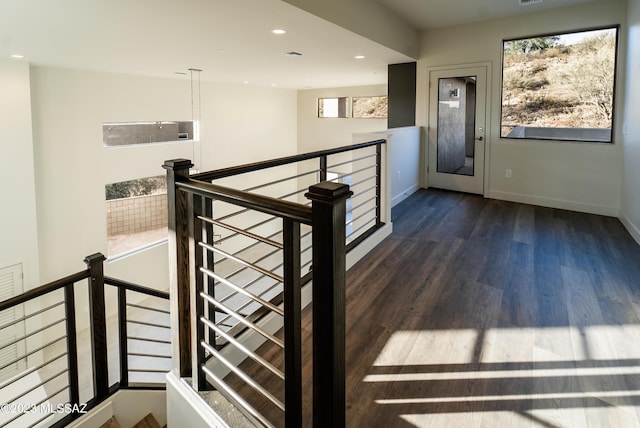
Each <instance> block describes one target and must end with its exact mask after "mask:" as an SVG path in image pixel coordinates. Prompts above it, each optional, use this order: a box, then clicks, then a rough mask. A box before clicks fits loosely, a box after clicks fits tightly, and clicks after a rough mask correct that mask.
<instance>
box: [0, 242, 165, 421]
mask: <svg viewBox="0 0 640 428" xmlns="http://www.w3.org/2000/svg"><path fill="white" fill-rule="evenodd" d="M104 260H105V258H104V256H102V255H101V254H94V255H92V256H88V257H87V258H86V259H85V262H86V263H87V266H88V269H87V270H83V271H81V272H78V273H75V274H72V275H69V276H66V277H64V278H61V279H59V280H56V281H53V282H50V283H48V284H45V285H42V286H40V287H36V288H33V289H31V290H27V291H26V292H24V293H22V294H19V295H17V296H13V297H10V298H8V299H6V300H3V301H2V302H0V355H1V356H2V360H1V361H2V362H1V363H0V396H2V397H4V400H3V401H6V402H3V403H2V404H3V406H5V407H3V409H4V408H7V409H12V410H15V411H11V412H8V413H7V412H3V413H2V414H0V426H2V427H7V428H10V427H27V426H36V425H37V426H45V425H46V426H51V427H64V426H66V425H68V424H69V423H71V422H72V421H73V420H75V419H76V418H78V417H79V416H81V415H82V414H83V413H84V412H85V411H88V410H89V409H91V408H93V407H95V406H96V405H97V404H99V403H100V402H101V401H103V400H104V399H106V398H107V397H108V396H109V395H111V394H113V393H114V392H115V391H117V390H118V389H120V388H123V387H128V386H127V377H126V376H125V377H124V378H123V379H120V380H119V381H116V382H115V384H112V385H109V383H108V382H109V381H108V368H109V367H108V365H107V342H106V335H105V334H104V332H105V331H106V329H104V327H105V325H104V323H105V315H106V312H105V307H104V303H105V296H104V290H103V287H104V284H105V283H107V282H108V283H110V284H111V285H113V286H116V287H117V288H118V290H119V292H124V293H126V292H129V293H136V294H139V295H141V296H143V298H142V299H136V301H134V302H132V301H130V302H126V301H125V302H124V304H123V305H121V307H119V308H118V309H122V307H124V308H125V311H126V309H127V308H129V310H133V311H138V312H140V313H145V314H147V315H146V316H145V317H143V318H144V319H147V320H150V319H151V320H155V322H147V323H146V324H154V325H156V326H158V327H161V328H162V329H163V330H166V331H167V332H169V331H170V322H169V320H168V316H169V312H168V308H167V306H168V304H167V302H168V299H169V295H168V293H164V292H161V291H157V290H152V289H149V288H146V287H142V286H139V285H136V284H131V283H127V282H124V281H120V280H117V279H113V278H105V277H104V276H103V274H102V264H103V262H104ZM87 289H88V290H89V293H88V295H87V293H79V294H78V293H77V291H78V290H87ZM76 294H78V296H84V297H82V299H87V300H86V303H85V301H84V300H83V301H82V302H78V305H77V304H76ZM148 299H156V300H159V301H161V302H163V304H164V307H162V305H158V304H153V305H149V304H148V303H146V302H147V300H148ZM87 305H88V306H89V308H90V310H89V319H88V320H87V321H86V323H85V322H82V323H79V322H78V321H77V319H76V313H77V310H78V309H77V308H79V307H86V306H87ZM158 317H164V318H165V320H164V321H162V322H160V321H158V319H159V318H158ZM140 321H141V322H146V321H144V320H143V319H141V320H140ZM85 329H88V330H89V331H90V332H91V334H83V335H82V336H79V335H78V332H79V331H82V330H85ZM143 330H144V331H143V332H141V334H139V335H137V336H135V337H131V338H129V340H135V341H144V342H147V343H154V344H156V345H157V346H161V347H164V348H165V349H163V350H162V352H155V351H154V350H150V349H149V348H148V346H147V347H146V348H143V349H141V350H139V351H133V352H129V353H128V356H127V355H125V356H122V355H121V360H125V361H126V360H127V358H128V357H133V358H137V359H140V358H151V359H155V360H161V361H164V363H163V364H164V367H162V368H159V367H157V364H156V365H155V366H154V365H145V366H144V367H143V371H144V373H145V374H148V373H150V372H151V373H156V380H155V381H153V382H150V383H146V384H145V385H144V387H145V388H153V389H156V388H164V376H165V374H166V372H167V371H169V370H170V368H171V364H170V358H171V341H170V338H169V339H167V338H166V337H165V338H158V337H151V336H149V335H148V334H147V332H148V330H149V328H148V326H147V327H145V328H144V329H143ZM79 337H83V338H85V339H82V340H81V339H79ZM87 337H88V338H89V339H86V338H87ZM167 337H168V334H167ZM87 340H89V341H88V342H87ZM116 348H117V347H116ZM116 348H112V350H113V349H116ZM79 354H81V355H90V356H91V357H90V359H89V360H88V361H87V360H85V359H82V360H80V361H79V357H78V355H79ZM125 366H126V363H125ZM94 367H95V369H94ZM94 370H95V371H94ZM130 371H131V372H133V371H136V369H131V370H130ZM159 382H161V383H159ZM60 409H63V411H60Z"/></svg>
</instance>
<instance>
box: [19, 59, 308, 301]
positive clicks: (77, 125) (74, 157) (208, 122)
mask: <svg viewBox="0 0 640 428" xmlns="http://www.w3.org/2000/svg"><path fill="white" fill-rule="evenodd" d="M31 74H32V79H31V83H32V87H31V89H32V100H33V116H34V120H33V127H34V146H35V159H36V192H37V200H38V225H39V234H38V237H39V243H40V269H41V275H42V278H43V280H51V279H55V278H58V277H60V276H63V275H66V274H69V273H71V272H74V271H77V270H80V269H83V268H84V264H83V263H82V260H83V258H84V257H85V256H86V255H88V254H91V253H94V252H98V251H99V252H102V253H105V254H106V223H105V204H104V186H105V184H107V183H112V182H116V181H122V180H129V179H133V178H139V177H145V176H151V175H159V174H164V173H165V170H164V169H162V168H161V165H162V164H163V162H164V161H165V160H167V159H173V158H179V157H183V158H188V159H192V158H193V149H192V145H191V144H190V143H184V142H181V143H162V144H154V145H149V146H138V147H126V148H109V149H105V148H103V146H102V123H103V122H107V121H140V120H191V117H192V115H191V92H190V82H189V79H188V78H167V79H161V78H149V77H140V76H129V75H119V74H109V73H98V72H88V71H79V70H66V69H56V68H47V67H33V68H32V73H31ZM201 93H202V98H201V99H202V101H201V104H202V109H201V119H202V127H201V128H202V141H203V149H202V153H203V158H204V160H203V162H202V163H203V165H202V166H201V168H202V169H212V168H218V167H222V166H230V165H234V164H238V163H244V162H250V161H257V160H262V159H266V158H270V157H273V155H284V154H294V153H295V152H296V93H295V91H293V90H285V89H273V88H258V87H249V86H244V85H222V84H216V83H208V82H203V83H202V91H201ZM167 264H168V259H167V246H166V245H161V246H159V247H156V248H154V249H151V250H149V251H146V252H144V253H143V254H139V255H134V256H130V257H128V258H126V259H122V260H118V261H115V262H112V263H108V264H107V266H106V272H107V274H108V275H111V276H114V277H118V278H122V279H126V280H130V281H133V282H137V283H140V284H142V285H147V286H150V287H154V288H158V289H167V288H168V266H167Z"/></svg>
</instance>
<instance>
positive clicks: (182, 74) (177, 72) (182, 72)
mask: <svg viewBox="0 0 640 428" xmlns="http://www.w3.org/2000/svg"><path fill="white" fill-rule="evenodd" d="M173 74H178V75H180V76H186V75H187V73H186V72H185V71H174V72H173Z"/></svg>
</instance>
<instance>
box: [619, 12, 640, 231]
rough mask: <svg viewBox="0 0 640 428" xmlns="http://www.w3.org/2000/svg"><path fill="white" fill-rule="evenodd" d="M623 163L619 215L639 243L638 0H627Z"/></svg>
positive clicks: (639, 38)
mask: <svg viewBox="0 0 640 428" xmlns="http://www.w3.org/2000/svg"><path fill="white" fill-rule="evenodd" d="M628 7H629V9H628V13H627V16H628V25H629V33H628V49H627V61H628V63H627V84H626V93H627V99H626V109H625V113H626V114H625V117H624V123H625V124H626V128H627V129H626V135H624V136H623V139H624V164H623V174H622V201H621V207H620V217H621V219H622V221H623V223H624V224H625V226H627V229H629V231H630V232H631V234H632V235H633V236H634V238H635V239H636V241H638V243H640V168H638V166H639V163H640V120H638V112H640V79H639V78H640V0H629V5H628Z"/></svg>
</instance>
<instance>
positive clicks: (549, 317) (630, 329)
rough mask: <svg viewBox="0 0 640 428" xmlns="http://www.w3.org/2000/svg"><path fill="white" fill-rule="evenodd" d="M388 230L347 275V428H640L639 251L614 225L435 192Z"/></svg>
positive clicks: (396, 215)
mask: <svg viewBox="0 0 640 428" xmlns="http://www.w3.org/2000/svg"><path fill="white" fill-rule="evenodd" d="M393 225H394V232H393V234H392V236H391V237H389V238H388V239H386V240H385V241H384V242H383V243H382V244H380V245H379V246H378V247H377V248H376V249H375V250H374V251H373V252H372V253H371V254H369V255H368V256H367V257H366V258H364V259H363V260H362V261H360V262H359V263H358V264H357V265H356V266H354V267H353V268H352V269H351V270H350V271H349V273H348V286H347V287H348V288H347V337H346V340H347V426H349V427H636V426H638V427H640V247H639V246H638V245H637V244H636V243H635V241H633V239H632V238H631V237H630V236H629V234H628V233H627V232H626V230H625V229H624V227H623V226H622V225H621V224H620V222H619V221H618V220H617V219H615V218H609V217H602V216H595V215H588V214H582V213H576V212H570V211H562V210H557V209H550V208H542V207H534V206H530V205H523V204H516V203H509V202H503V201H496V200H488V199H483V198H482V197H480V196H473V195H467V194H461V193H454V192H448V191H440V190H432V189H430V190H421V191H418V192H417V193H415V194H414V195H413V196H411V197H410V198H408V199H407V200H405V201H404V202H402V203H401V204H399V205H398V206H397V207H395V208H394V210H393ZM303 322H304V326H303V334H305V339H304V349H303V354H304V367H303V370H304V373H305V375H304V379H305V388H306V389H305V395H304V397H303V398H304V401H303V402H304V403H305V414H304V418H305V419H304V423H305V426H310V425H311V422H310V421H311V409H310V407H311V395H310V391H311V379H310V377H311V343H310V331H311V314H310V311H305V313H304V319H303ZM260 352H261V353H262V355H265V356H266V357H268V358H270V359H272V360H273V361H275V362H276V363H277V364H281V360H280V358H281V357H279V356H277V355H276V353H275V350H274V349H271V348H269V347H268V346H264V347H263V348H261V349H260ZM242 368H243V369H244V370H245V371H247V373H249V374H250V375H252V376H255V378H256V379H258V380H259V381H261V382H264V383H267V384H269V387H270V388H271V390H272V391H273V393H274V394H275V395H277V396H279V397H280V398H281V399H282V391H281V390H278V389H277V388H275V387H273V386H272V385H271V384H272V383H273V384H276V383H275V382H272V380H271V379H268V378H267V377H266V376H263V375H260V374H258V373H257V371H256V368H255V367H254V366H252V365H251V364H250V363H249V362H247V363H243V365H242ZM229 380H230V381H231V382H234V380H233V379H231V377H230V379H229ZM251 400H252V401H253V402H254V403H255V405H256V407H257V408H258V409H259V410H260V411H261V412H263V413H264V414H266V415H270V417H273V418H276V419H277V418H279V417H280V413H279V411H277V410H275V409H274V408H273V406H272V405H270V404H269V403H265V402H261V401H260V400H258V399H255V398H252V399H251ZM274 420H275V419H274ZM276 423H279V422H277V420H276Z"/></svg>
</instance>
